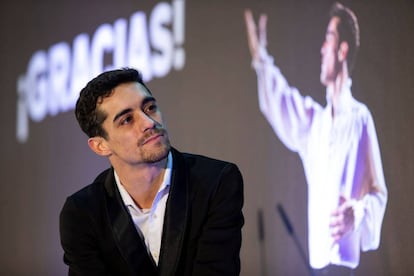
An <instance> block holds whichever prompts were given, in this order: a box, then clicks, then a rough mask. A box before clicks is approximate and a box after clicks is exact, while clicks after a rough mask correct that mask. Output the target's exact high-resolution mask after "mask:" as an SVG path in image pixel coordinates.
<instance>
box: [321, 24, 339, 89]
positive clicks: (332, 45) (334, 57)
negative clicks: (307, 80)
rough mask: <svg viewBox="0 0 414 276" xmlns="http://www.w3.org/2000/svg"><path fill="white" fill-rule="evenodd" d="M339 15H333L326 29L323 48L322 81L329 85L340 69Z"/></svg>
mask: <svg viewBox="0 0 414 276" xmlns="http://www.w3.org/2000/svg"><path fill="white" fill-rule="evenodd" d="M338 23H339V18H338V17H332V18H331V20H330V21H329V24H328V28H327V29H326V34H325V41H324V42H323V44H322V48H321V56H322V60H321V76H320V80H321V83H322V84H323V85H325V86H327V85H328V84H330V83H333V82H334V81H335V79H336V76H337V74H338V70H339V61H338V48H339V34H338V28H337V26H338Z"/></svg>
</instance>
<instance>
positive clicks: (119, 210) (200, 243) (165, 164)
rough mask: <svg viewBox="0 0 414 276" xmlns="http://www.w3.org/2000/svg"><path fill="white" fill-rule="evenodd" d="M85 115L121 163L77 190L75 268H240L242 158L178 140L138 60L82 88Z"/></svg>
mask: <svg viewBox="0 0 414 276" xmlns="http://www.w3.org/2000/svg"><path fill="white" fill-rule="evenodd" d="M75 113H76V118H77V120H78V122H79V125H80V127H81V128H82V130H83V131H84V132H85V133H86V134H87V135H88V137H89V139H88V145H89V147H90V148H91V149H92V150H93V151H94V152H95V153H96V154H98V155H100V156H104V157H107V158H108V159H109V162H110V163H111V168H109V169H107V170H105V171H104V172H102V173H101V174H100V175H99V176H98V177H97V178H96V179H95V181H94V182H93V183H92V184H91V185H89V186H87V187H85V188H83V189H82V190H80V191H78V192H76V193H75V194H73V195H71V196H70V197H68V198H67V200H66V202H65V205H64V206H63V209H62V211H61V214H60V236H61V243H62V247H63V249H64V261H65V263H66V264H67V265H68V266H69V275H87V276H91V275H99V276H102V275H114V276H118V275H180V276H181V275H226V276H227V275H238V274H239V272H240V257H239V252H240V246H241V228H242V225H243V222H244V219H243V214H242V206H243V180H242V176H241V174H240V171H239V169H238V168H237V166H236V165H234V164H232V163H228V162H224V161H220V160H215V159H211V158H208V157H204V156H199V155H194V154H188V153H181V152H179V151H178V150H176V149H174V148H172V147H171V146H170V142H169V138H168V133H167V130H166V129H165V128H164V125H163V119H162V115H161V112H160V110H159V108H158V106H157V103H156V100H155V98H154V97H153V95H152V93H151V92H150V90H149V89H148V88H147V87H146V85H145V84H144V83H143V81H142V78H141V75H140V73H139V72H138V71H136V70H134V69H120V70H113V71H108V72H104V73H102V74H101V75H99V76H98V77H96V78H95V79H93V80H91V81H90V82H89V83H88V84H87V86H86V87H85V88H84V89H82V91H81V94H80V97H79V99H78V101H77V104H76V110H75Z"/></svg>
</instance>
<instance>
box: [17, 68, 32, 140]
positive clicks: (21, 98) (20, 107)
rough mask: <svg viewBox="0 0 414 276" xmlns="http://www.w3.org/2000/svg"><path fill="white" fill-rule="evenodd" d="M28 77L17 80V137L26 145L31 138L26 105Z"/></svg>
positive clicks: (22, 76)
mask: <svg viewBox="0 0 414 276" xmlns="http://www.w3.org/2000/svg"><path fill="white" fill-rule="evenodd" d="M26 95H27V89H26V77H25V76H24V75H21V76H19V78H18V79H17V114H16V116H17V121H16V137H17V141H19V142H20V143H24V142H26V141H27V138H29V118H28V114H27V103H26V100H27V99H26V98H27V97H26Z"/></svg>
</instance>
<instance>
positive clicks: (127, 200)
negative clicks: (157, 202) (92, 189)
mask: <svg viewBox="0 0 414 276" xmlns="http://www.w3.org/2000/svg"><path fill="white" fill-rule="evenodd" d="M172 159H173V158H172V154H171V151H170V152H169V153H168V156H167V167H166V169H165V173H164V178H163V180H162V183H161V185H160V188H159V189H158V192H157V194H158V193H160V192H162V191H163V190H164V189H169V187H170V184H171V171H172V166H173V160H172ZM114 177H115V183H116V186H117V187H118V190H119V193H120V194H121V198H122V201H123V202H124V204H125V206H131V207H133V208H136V209H139V208H138V206H137V205H136V204H135V202H134V200H133V199H132V197H131V196H130V195H129V194H128V192H127V190H126V189H125V188H124V186H123V185H122V184H121V181H120V180H119V176H118V174H117V173H116V171H115V170H114Z"/></svg>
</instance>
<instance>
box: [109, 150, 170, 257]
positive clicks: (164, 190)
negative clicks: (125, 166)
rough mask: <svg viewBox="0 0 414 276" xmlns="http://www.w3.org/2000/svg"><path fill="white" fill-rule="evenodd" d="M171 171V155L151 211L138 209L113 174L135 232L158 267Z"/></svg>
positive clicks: (116, 176)
mask: <svg viewBox="0 0 414 276" xmlns="http://www.w3.org/2000/svg"><path fill="white" fill-rule="evenodd" d="M171 170H172V154H171V152H170V153H169V154H168V161H167V168H166V170H165V174H164V179H163V181H162V183H161V185H160V188H159V190H158V192H157V195H156V196H155V199H154V202H153V203H152V207H151V209H141V208H139V207H138V206H137V205H136V204H135V202H134V200H133V199H132V198H131V196H130V195H129V194H128V192H127V191H126V190H125V188H124V186H122V184H121V182H120V180H119V177H118V175H117V174H116V172H114V174H115V181H116V185H117V187H118V190H119V192H120V194H121V197H122V200H123V202H124V204H125V206H126V207H127V208H128V211H129V213H130V215H131V217H132V220H133V221H134V224H135V227H136V229H137V231H138V232H139V233H140V234H141V235H142V237H143V239H144V242H145V245H146V246H147V249H148V252H149V253H150V254H151V256H152V257H153V259H154V261H155V263H156V264H157V265H158V260H159V254H160V248H161V237H162V228H163V225H164V214H165V208H166V203H167V199H168V195H169V190H170V181H171Z"/></svg>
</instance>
